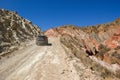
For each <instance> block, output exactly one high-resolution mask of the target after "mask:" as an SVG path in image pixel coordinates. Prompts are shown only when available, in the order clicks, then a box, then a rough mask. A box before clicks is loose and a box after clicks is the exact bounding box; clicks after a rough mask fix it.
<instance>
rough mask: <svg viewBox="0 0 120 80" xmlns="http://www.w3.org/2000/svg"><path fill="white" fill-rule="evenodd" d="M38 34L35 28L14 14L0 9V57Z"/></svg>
mask: <svg viewBox="0 0 120 80" xmlns="http://www.w3.org/2000/svg"><path fill="white" fill-rule="evenodd" d="M40 32H41V31H40V29H39V28H38V27H37V26H35V25H33V24H32V22H30V21H29V20H27V19H24V18H22V17H20V16H19V15H18V14H17V13H16V12H12V11H8V10H4V9H0V55H3V54H5V53H9V52H12V51H14V50H15V49H17V48H18V46H20V45H21V44H22V43H25V42H28V41H30V40H33V38H34V37H35V36H36V35H38V34H40Z"/></svg>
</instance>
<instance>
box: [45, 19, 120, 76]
mask: <svg viewBox="0 0 120 80" xmlns="http://www.w3.org/2000/svg"><path fill="white" fill-rule="evenodd" d="M45 35H47V36H49V37H60V41H61V43H62V44H63V45H65V46H66V47H67V48H69V49H70V50H71V52H72V53H73V54H74V55H75V56H76V57H78V58H79V59H81V61H82V62H83V63H84V64H85V65H86V66H88V67H90V68H91V69H93V70H95V71H99V72H100V73H101V75H102V76H103V77H108V76H114V75H116V76H117V77H119V76H120V73H119V71H120V18H118V19H117V20H115V21H113V22H111V23H107V24H101V25H96V26H88V27H82V28H80V27H76V26H72V25H66V26H61V27H58V28H53V29H50V30H47V31H46V32H45ZM100 65H101V66H100ZM112 74H113V75H112Z"/></svg>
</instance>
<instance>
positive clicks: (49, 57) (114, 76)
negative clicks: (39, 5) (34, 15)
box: [0, 9, 120, 80]
mask: <svg viewBox="0 0 120 80" xmlns="http://www.w3.org/2000/svg"><path fill="white" fill-rule="evenodd" d="M41 33H42V31H41V30H40V29H39V27H37V26H36V25H33V24H32V22H30V21H29V20H27V19H24V18H22V17H20V16H19V15H18V14H17V12H12V11H8V10H4V9H0V80H120V18H118V19H116V20H115V21H113V22H110V23H106V24H100V25H96V26H86V27H78V26H73V25H65V26H60V27H57V28H51V29H49V30H47V31H45V32H44V35H45V36H47V37H46V38H45V39H47V38H48V40H46V41H48V44H46V45H44V46H43V45H41V46H38V45H36V36H37V35H39V34H41ZM42 34H43V33H42ZM45 36H44V37H45ZM41 39H43V38H41Z"/></svg>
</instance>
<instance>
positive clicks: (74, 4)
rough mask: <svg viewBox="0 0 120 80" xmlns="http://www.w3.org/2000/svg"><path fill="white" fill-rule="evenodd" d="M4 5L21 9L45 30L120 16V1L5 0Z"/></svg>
mask: <svg viewBox="0 0 120 80" xmlns="http://www.w3.org/2000/svg"><path fill="white" fill-rule="evenodd" d="M0 8H4V9H8V10H12V11H17V12H18V14H19V15H20V16H22V17H24V18H27V19H28V20H30V21H32V22H33V23H34V24H35V25H38V26H40V28H41V29H42V30H47V29H49V28H53V27H57V26H62V25H67V24H72V25H76V26H89V25H96V24H101V23H106V22H111V21H113V20H114V19H116V18H118V17H120V0H1V1H0Z"/></svg>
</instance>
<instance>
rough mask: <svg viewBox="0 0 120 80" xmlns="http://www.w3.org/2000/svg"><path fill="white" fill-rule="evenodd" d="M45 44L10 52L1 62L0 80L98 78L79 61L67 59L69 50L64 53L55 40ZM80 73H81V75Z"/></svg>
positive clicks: (88, 79)
mask: <svg viewBox="0 0 120 80" xmlns="http://www.w3.org/2000/svg"><path fill="white" fill-rule="evenodd" d="M49 42H50V43H51V44H52V45H51V46H37V45H35V43H33V44H32V45H30V46H28V47H26V48H24V49H20V50H18V51H16V52H14V54H15V55H14V56H11V57H10V58H8V59H6V60H4V61H3V62H1V63H0V80H99V79H100V78H96V76H95V75H94V74H92V72H91V71H90V70H89V69H86V68H85V67H84V65H83V64H82V63H80V62H79V60H77V59H76V58H75V59H70V58H69V57H68V55H67V54H69V51H68V52H66V51H65V49H64V48H63V47H62V45H61V44H60V42H59V38H51V39H49ZM66 53H67V54H66ZM75 65H76V66H78V67H79V68H80V69H81V72H79V73H78V71H77V69H76V67H75ZM82 70H85V71H84V74H83V72H82ZM80 75H81V77H80ZM82 75H83V76H82ZM83 78H84V79H83Z"/></svg>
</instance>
